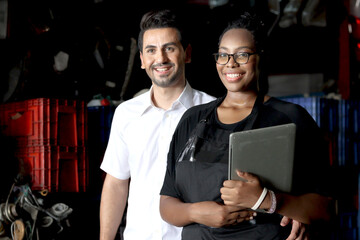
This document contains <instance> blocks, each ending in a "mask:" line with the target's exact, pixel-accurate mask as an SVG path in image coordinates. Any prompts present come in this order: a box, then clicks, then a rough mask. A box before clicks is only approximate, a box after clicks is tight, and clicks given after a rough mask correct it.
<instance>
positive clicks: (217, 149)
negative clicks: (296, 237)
mask: <svg viewBox="0 0 360 240" xmlns="http://www.w3.org/2000/svg"><path fill="white" fill-rule="evenodd" d="M263 99H264V98H263V96H258V97H257V99H256V101H255V104H254V107H253V109H252V112H251V113H250V115H249V116H248V117H246V118H245V119H244V120H242V121H241V122H239V123H236V124H231V125H229V126H230V127H226V128H222V127H220V125H219V124H216V108H217V107H215V108H214V110H213V111H211V112H210V113H209V114H208V115H207V116H206V117H205V118H204V119H203V120H201V121H200V122H199V123H198V124H197V126H196V129H195V131H194V133H193V134H192V135H191V136H190V138H189V140H188V141H187V143H186V145H185V147H184V150H183V151H182V153H181V154H180V155H179V157H178V159H177V161H176V167H175V171H176V174H175V176H176V179H175V184H176V188H177V189H178V191H179V193H180V194H181V198H182V199H181V200H182V201H183V202H186V203H195V202H201V201H216V202H221V203H223V201H222V199H221V197H220V195H221V194H220V188H221V187H222V186H223V182H224V181H225V180H227V176H228V157H229V135H230V134H231V133H232V132H235V131H244V130H250V129H253V126H254V123H255V121H256V117H257V116H258V113H259V110H260V108H261V105H262V102H263ZM219 104H221V102H219V103H218V105H219ZM218 105H217V106H218ZM280 220H281V216H280V215H278V214H260V213H259V214H258V216H257V217H256V219H255V220H254V221H244V222H242V223H239V224H237V225H235V226H229V227H222V228H211V227H208V226H204V225H201V224H191V225H188V226H185V227H184V228H183V231H182V239H183V240H197V239H204V240H220V239H221V240H222V239H237V240H239V239H240V240H241V239H244V240H245V239H246V240H249V239H262V240H263V239H286V238H287V237H288V236H289V231H288V230H289V229H287V228H283V227H281V226H280Z"/></svg>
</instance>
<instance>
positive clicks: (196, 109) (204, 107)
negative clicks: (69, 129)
mask: <svg viewBox="0 0 360 240" xmlns="http://www.w3.org/2000/svg"><path fill="white" fill-rule="evenodd" d="M221 99H222V98H217V99H215V100H213V101H211V102H208V103H204V104H199V105H196V106H193V107H191V108H189V109H188V110H186V111H185V113H184V115H183V117H182V119H194V120H201V119H202V118H205V117H206V116H207V115H208V114H209V113H210V112H211V111H213V110H214V109H215V108H216V107H217V105H218V103H219V101H221Z"/></svg>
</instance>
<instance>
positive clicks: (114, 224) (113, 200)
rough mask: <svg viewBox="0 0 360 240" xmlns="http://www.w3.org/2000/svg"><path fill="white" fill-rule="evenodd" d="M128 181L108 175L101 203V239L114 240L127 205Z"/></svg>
mask: <svg viewBox="0 0 360 240" xmlns="http://www.w3.org/2000/svg"><path fill="white" fill-rule="evenodd" d="M128 183H129V181H128V180H118V179H116V178H114V177H112V176H110V175H107V176H106V179H105V181H104V186H103V190H102V194H101V203H100V240H110V239H111V240H113V239H114V238H115V236H116V233H117V231H118V228H119V225H120V223H121V220H122V217H123V213H124V210H125V206H126V201H127V196H128Z"/></svg>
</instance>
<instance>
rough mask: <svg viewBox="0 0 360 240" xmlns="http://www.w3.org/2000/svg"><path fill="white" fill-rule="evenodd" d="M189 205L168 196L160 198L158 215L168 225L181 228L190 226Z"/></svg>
mask: <svg viewBox="0 0 360 240" xmlns="http://www.w3.org/2000/svg"><path fill="white" fill-rule="evenodd" d="M190 206H191V204H190V203H184V202H182V201H180V200H179V199H177V198H173V197H170V196H161V197H160V214H161V217H162V218H163V219H164V220H165V221H166V222H168V223H170V224H172V225H175V226H178V227H183V226H185V225H188V224H191V223H192V221H191V220H190V213H191V210H190Z"/></svg>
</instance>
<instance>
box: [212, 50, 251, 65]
mask: <svg viewBox="0 0 360 240" xmlns="http://www.w3.org/2000/svg"><path fill="white" fill-rule="evenodd" d="M239 53H241V54H244V53H245V54H247V60H246V62H245V63H238V62H237V61H236V59H235V58H234V56H235V55H236V54H239ZM220 54H226V55H227V56H228V60H227V61H226V63H218V62H217V60H216V56H218V55H220ZM255 54H257V52H253V53H248V52H237V53H233V54H229V53H213V55H214V57H215V62H216V64H219V65H226V64H228V63H229V61H230V57H232V58H233V59H234V62H236V63H237V64H239V65H244V64H247V63H248V62H249V59H250V56H251V55H255Z"/></svg>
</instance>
